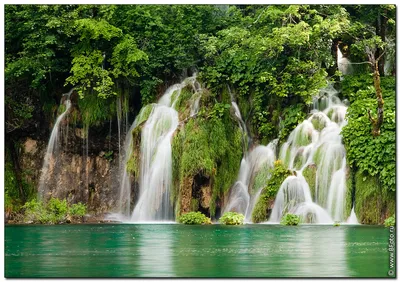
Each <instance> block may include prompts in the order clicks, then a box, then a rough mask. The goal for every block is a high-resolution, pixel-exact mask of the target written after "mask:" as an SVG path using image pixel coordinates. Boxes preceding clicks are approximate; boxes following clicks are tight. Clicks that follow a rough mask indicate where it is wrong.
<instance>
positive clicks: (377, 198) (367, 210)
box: [355, 171, 396, 224]
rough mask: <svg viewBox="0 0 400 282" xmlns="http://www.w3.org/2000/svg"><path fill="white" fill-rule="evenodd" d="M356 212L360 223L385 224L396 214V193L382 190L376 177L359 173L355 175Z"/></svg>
mask: <svg viewBox="0 0 400 282" xmlns="http://www.w3.org/2000/svg"><path fill="white" fill-rule="evenodd" d="M355 189H356V203H355V211H356V214H357V217H358V220H359V222H360V223H363V224H383V221H384V219H385V218H386V217H387V216H388V215H389V214H393V213H394V212H395V201H396V196H395V192H392V191H390V192H389V191H387V190H386V189H383V188H382V185H381V184H380V183H379V180H378V178H377V177H376V176H370V175H368V174H365V173H362V172H361V171H357V172H356V174H355Z"/></svg>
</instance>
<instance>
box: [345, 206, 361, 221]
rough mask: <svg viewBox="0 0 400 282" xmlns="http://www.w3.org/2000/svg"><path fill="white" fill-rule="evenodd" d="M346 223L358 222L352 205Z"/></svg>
mask: <svg viewBox="0 0 400 282" xmlns="http://www.w3.org/2000/svg"><path fill="white" fill-rule="evenodd" d="M347 223H348V224H359V222H358V220H357V216H356V213H355V212H354V206H353V208H352V209H351V213H350V216H349V218H348V219H347Z"/></svg>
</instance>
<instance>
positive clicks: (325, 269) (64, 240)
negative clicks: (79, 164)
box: [5, 224, 394, 277]
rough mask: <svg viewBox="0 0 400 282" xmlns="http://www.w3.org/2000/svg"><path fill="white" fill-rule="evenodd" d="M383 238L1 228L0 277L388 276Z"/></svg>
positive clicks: (372, 234)
mask: <svg viewBox="0 0 400 282" xmlns="http://www.w3.org/2000/svg"><path fill="white" fill-rule="evenodd" d="M389 236H390V231H389V229H388V228H383V227H378V226H346V225H342V226H339V227H333V226H323V225H319V226H316V225H303V226H294V227H290V226H280V225H262V224H257V225H255V224H254V225H244V226H223V225H210V226H184V225H178V224H154V225H150V224H143V225H136V224H135V225H134V224H131V225H129V224H106V225H55V226H39V225H35V226H6V228H5V239H6V242H5V275H6V277H326V276H328V277H338V276H342V277H343V276H344V277H350V276H353V277H390V276H389V275H388V271H389V251H388V244H389ZM392 277H394V276H392Z"/></svg>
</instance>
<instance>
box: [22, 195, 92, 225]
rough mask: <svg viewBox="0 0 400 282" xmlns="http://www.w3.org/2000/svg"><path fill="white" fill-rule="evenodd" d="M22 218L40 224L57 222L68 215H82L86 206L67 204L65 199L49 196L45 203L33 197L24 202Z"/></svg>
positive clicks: (65, 218) (60, 221) (63, 219)
mask: <svg viewBox="0 0 400 282" xmlns="http://www.w3.org/2000/svg"><path fill="white" fill-rule="evenodd" d="M23 208H24V209H25V216H24V220H25V221H26V222H32V223H41V224H57V223H62V222H65V221H66V220H67V217H68V215H70V216H84V215H85V214H86V206H85V205H84V204H82V203H78V204H73V205H71V206H69V205H68V203H67V200H65V199H64V200H60V199H57V198H51V199H50V200H49V201H48V202H47V204H46V203H43V202H42V201H37V200H36V199H33V200H31V201H29V202H26V203H25V205H24V206H23Z"/></svg>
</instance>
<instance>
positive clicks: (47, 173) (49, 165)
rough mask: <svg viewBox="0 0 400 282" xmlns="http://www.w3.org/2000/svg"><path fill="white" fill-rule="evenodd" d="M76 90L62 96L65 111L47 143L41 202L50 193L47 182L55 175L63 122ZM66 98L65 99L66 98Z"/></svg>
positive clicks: (40, 190)
mask: <svg viewBox="0 0 400 282" xmlns="http://www.w3.org/2000/svg"><path fill="white" fill-rule="evenodd" d="M73 91H74V88H72V89H71V90H70V91H69V92H68V93H65V94H63V95H62V98H61V105H65V110H64V112H62V113H61V114H60V115H59V116H58V117H57V119H56V122H55V124H54V126H53V130H52V131H51V134H50V139H49V142H48V143H47V149H46V154H45V156H44V161H43V166H42V169H41V174H40V180H39V188H38V192H39V193H38V197H39V199H40V200H44V199H45V198H46V196H47V193H48V191H47V190H48V187H47V182H48V181H49V180H50V178H51V176H52V175H53V170H54V166H55V164H56V162H57V153H58V147H59V131H60V125H61V122H62V121H63V120H64V118H65V116H66V114H67V113H68V111H69V109H70V108H71V100H70V96H71V94H72V92H73ZM64 97H65V98H64Z"/></svg>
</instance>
